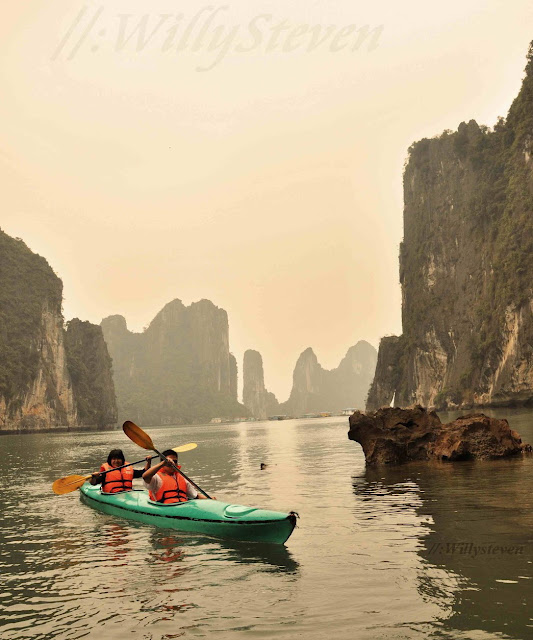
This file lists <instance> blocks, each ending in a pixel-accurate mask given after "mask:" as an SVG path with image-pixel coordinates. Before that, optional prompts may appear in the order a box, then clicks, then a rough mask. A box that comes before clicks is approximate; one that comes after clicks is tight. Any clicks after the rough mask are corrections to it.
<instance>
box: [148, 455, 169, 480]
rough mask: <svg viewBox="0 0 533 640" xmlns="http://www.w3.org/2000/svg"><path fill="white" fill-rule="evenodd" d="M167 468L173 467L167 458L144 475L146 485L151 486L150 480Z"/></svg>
mask: <svg viewBox="0 0 533 640" xmlns="http://www.w3.org/2000/svg"><path fill="white" fill-rule="evenodd" d="M165 465H166V466H167V467H172V463H171V462H170V461H169V460H167V459H166V458H165V459H164V460H162V461H161V462H160V463H159V464H156V465H155V467H151V468H150V469H148V470H147V471H145V472H144V473H143V475H142V479H143V480H144V481H145V482H146V484H150V480H151V479H152V478H153V477H154V476H155V474H156V473H157V472H158V471H161V469H162V468H163V467H164V466H165Z"/></svg>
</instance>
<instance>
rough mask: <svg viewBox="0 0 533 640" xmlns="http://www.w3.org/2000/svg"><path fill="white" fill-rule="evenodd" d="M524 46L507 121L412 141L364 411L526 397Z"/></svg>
mask: <svg viewBox="0 0 533 640" xmlns="http://www.w3.org/2000/svg"><path fill="white" fill-rule="evenodd" d="M532 211H533V48H531V47H530V51H529V53H528V62H527V66H526V76H525V78H524V81H523V84H522V88H521V90H520V93H519V95H518V96H517V98H516V99H515V100H514V102H513V104H512V106H511V108H510V110H509V113H508V116H507V118H506V119H505V120H504V119H500V120H499V121H498V123H497V124H496V126H495V127H494V128H493V129H488V128H487V127H483V126H478V124H477V123H476V122H474V121H473V120H472V121H470V122H469V123H467V124H465V123H462V124H461V125H460V126H459V128H458V130H457V131H455V132H449V131H446V132H444V133H443V134H442V135H440V136H439V137H437V138H433V139H431V140H428V139H424V140H421V141H420V142H417V143H416V144H414V145H412V147H411V148H410V150H409V159H408V163H407V165H406V168H405V173H404V239H403V242H402V244H401V247H400V282H401V286H402V325H403V335H402V336H401V337H400V338H390V337H389V338H386V339H384V340H383V341H382V342H381V345H380V351H379V358H378V366H377V369H376V376H375V379H374V382H373V385H372V388H371V390H370V393H369V397H368V403H367V408H368V409H375V408H377V407H379V406H382V405H388V404H389V403H390V402H391V400H392V398H393V396H394V397H395V404H396V405H409V404H412V403H419V404H422V405H425V406H428V405H435V406H437V407H439V408H443V407H455V406H468V405H485V406H486V405H503V404H514V403H530V402H532V401H533V291H532V282H533V215H532Z"/></svg>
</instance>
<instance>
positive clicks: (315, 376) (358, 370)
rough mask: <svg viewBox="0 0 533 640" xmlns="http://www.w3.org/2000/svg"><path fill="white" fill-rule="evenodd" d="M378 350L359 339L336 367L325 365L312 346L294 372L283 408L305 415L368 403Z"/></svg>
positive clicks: (295, 413)
mask: <svg viewBox="0 0 533 640" xmlns="http://www.w3.org/2000/svg"><path fill="white" fill-rule="evenodd" d="M376 356H377V354H376V350H375V349H374V347H373V346H372V345H371V344H369V343H368V342H365V341H364V340H361V341H359V342H358V343H357V344H356V345H354V346H353V347H350V348H349V349H348V352H347V353H346V355H345V356H344V358H343V359H342V360H341V362H340V364H339V366H338V367H337V368H336V369H332V370H331V371H328V370H326V369H323V368H322V367H321V366H320V364H319V362H318V359H317V357H316V355H315V353H314V351H313V350H312V349H311V348H308V349H306V350H305V351H304V352H303V353H302V354H301V355H300V357H299V358H298V361H297V363H296V367H295V368H294V373H293V384H292V391H291V395H290V397H289V399H288V400H287V402H285V403H283V404H282V405H280V412H281V413H286V414H289V415H303V414H305V413H317V412H324V411H339V410H342V409H345V408H347V407H354V408H357V407H360V408H363V407H364V405H365V399H366V396H367V393H368V388H369V386H370V383H371V381H372V378H373V376H374V370H375V368H376Z"/></svg>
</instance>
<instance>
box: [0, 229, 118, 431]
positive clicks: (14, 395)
mask: <svg viewBox="0 0 533 640" xmlns="http://www.w3.org/2000/svg"><path fill="white" fill-rule="evenodd" d="M62 294H63V283H62V282H61V280H60V279H59V277H58V276H57V275H56V274H55V273H54V271H53V270H52V268H51V267H50V265H49V264H48V263H47V261H46V260H45V259H44V258H42V257H41V256H38V255H36V254H35V253H33V252H32V251H30V249H28V247H27V246H26V245H25V244H24V242H22V240H20V239H15V238H11V237H9V236H8V235H7V234H5V233H4V232H2V231H0V431H20V432H24V431H34V430H45V429H51V428H56V427H78V426H89V425H90V426H107V425H108V424H113V423H114V422H115V419H116V416H115V415H114V413H113V409H112V407H113V403H114V390H113V384H112V381H111V377H110V369H109V361H108V360H106V359H105V358H103V359H102V360H100V361H98V362H94V363H93V364H92V365H91V367H90V370H91V373H90V376H89V378H90V381H91V383H92V382H94V381H95V380H96V379H99V380H100V381H101V382H102V384H101V385H100V387H99V389H100V390H101V391H102V397H98V398H94V397H91V398H90V397H89V396H87V395H86V396H83V395H79V394H78V393H77V388H76V386H75V385H73V383H72V377H71V374H70V369H69V359H68V357H67V352H66V349H65V330H64V322H63V315H62V313H61V304H62ZM78 322H79V321H78ZM82 324H83V325H84V326H86V327H93V328H95V329H96V330H98V328H97V327H94V326H93V325H90V324H89V323H82ZM71 335H72V334H71ZM100 345H101V346H103V345H102V343H100ZM93 365H94V366H93ZM80 379H83V380H86V377H85V372H82V373H81V378H80ZM87 382H89V380H87ZM102 402H103V403H104V405H105V406H103V405H102V404H101V403H102ZM108 408H111V410H110V411H107V409H108ZM96 415H98V416H99V419H98V420H95V421H93V420H92V417H93V416H96Z"/></svg>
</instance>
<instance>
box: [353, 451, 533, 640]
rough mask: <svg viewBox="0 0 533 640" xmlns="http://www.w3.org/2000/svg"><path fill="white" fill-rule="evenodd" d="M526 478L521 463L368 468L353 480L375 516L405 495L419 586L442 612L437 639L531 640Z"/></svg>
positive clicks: (531, 515)
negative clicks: (413, 521)
mask: <svg viewBox="0 0 533 640" xmlns="http://www.w3.org/2000/svg"><path fill="white" fill-rule="evenodd" d="M532 480H533V459H531V458H522V457H521V458H516V459H511V460H501V461H491V462H462V463H456V464H429V463H428V464H418V463H417V464H411V465H406V466H401V467H390V468H389V467H383V468H367V469H366V470H365V472H364V473H363V474H361V475H360V476H356V477H354V478H353V490H354V492H355V494H356V495H357V497H358V498H359V499H360V500H362V501H363V502H365V503H367V504H366V508H367V509H368V506H370V507H371V508H372V510H374V511H376V512H385V511H386V510H390V509H391V504H392V505H394V501H393V500H392V498H394V496H396V498H397V497H398V495H401V494H402V493H406V492H409V493H410V494H411V499H410V505H411V510H412V511H414V513H415V514H416V515H417V516H418V523H417V525H416V527H415V531H416V535H417V537H418V541H417V545H416V553H417V555H418V557H419V568H418V570H417V581H418V587H417V588H418V592H419V594H420V596H421V597H422V598H423V599H424V600H427V599H429V600H431V601H432V602H433V603H435V604H437V605H438V606H439V607H440V609H441V611H442V615H441V617H440V620H439V624H438V625H437V626H438V628H439V629H440V633H441V634H442V635H441V636H440V637H450V638H451V637H453V638H459V637H460V638H463V637H468V638H470V637H472V636H470V635H468V636H467V635H464V634H467V633H472V632H473V631H474V630H476V633H478V635H476V636H475V637H480V638H481V637H486V636H484V635H481V634H480V632H485V633H489V634H496V635H491V636H490V637H509V638H513V639H515V640H518V639H519V640H522V639H524V640H525V639H526V638H530V637H532V633H533V620H532V618H531V611H530V607H528V600H529V601H530V600H531V598H532V597H533V493H532V492H531V489H530V488H531V481H532ZM368 503H369V504H368ZM437 637H439V636H437Z"/></svg>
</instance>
